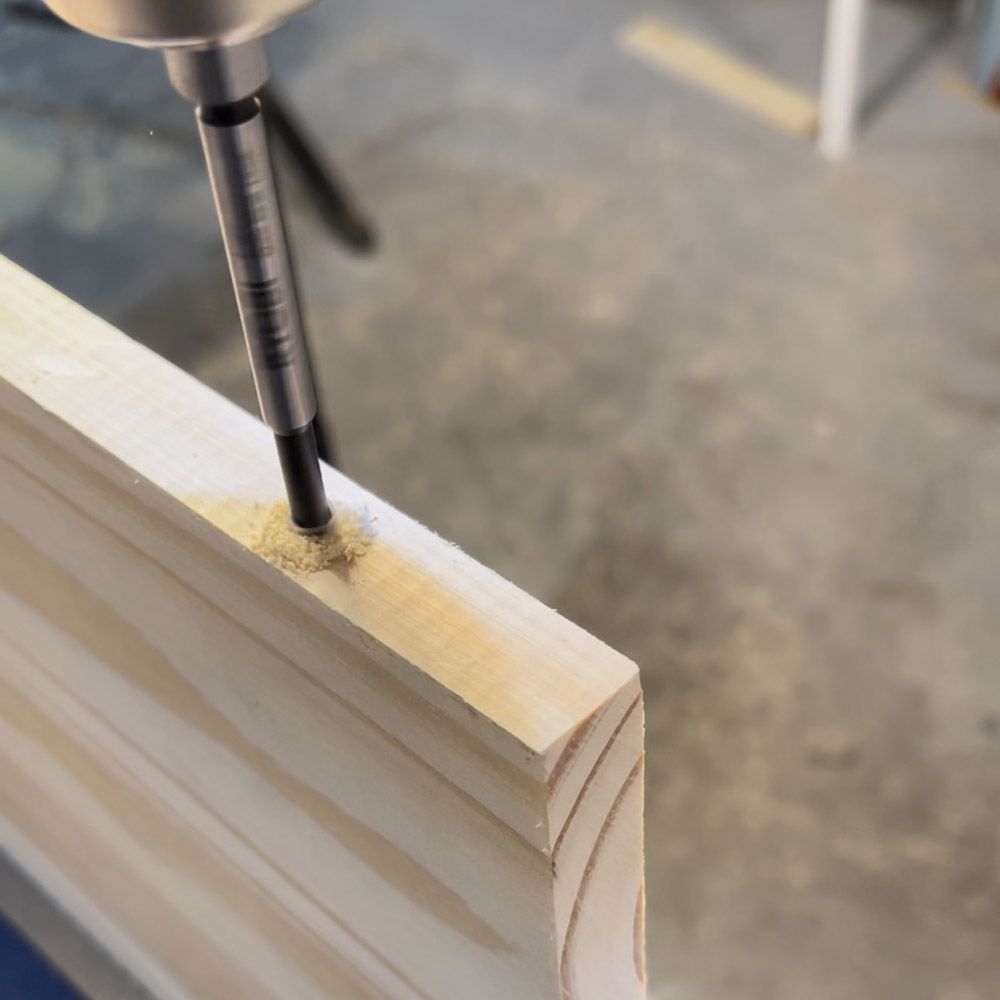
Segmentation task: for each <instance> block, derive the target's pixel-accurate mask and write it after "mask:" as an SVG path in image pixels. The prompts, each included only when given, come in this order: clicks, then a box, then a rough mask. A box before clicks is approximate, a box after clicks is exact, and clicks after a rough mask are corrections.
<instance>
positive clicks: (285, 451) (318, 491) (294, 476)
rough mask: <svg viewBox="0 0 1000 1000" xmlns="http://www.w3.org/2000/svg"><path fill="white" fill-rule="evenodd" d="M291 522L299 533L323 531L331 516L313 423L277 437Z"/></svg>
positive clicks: (276, 442)
mask: <svg viewBox="0 0 1000 1000" xmlns="http://www.w3.org/2000/svg"><path fill="white" fill-rule="evenodd" d="M274 441H275V444H277V446H278V459H279V461H280V462H281V474H282V476H284V479H285V492H286V493H287V494H288V509H289V513H290V514H291V517H292V523H293V524H294V525H295V527H296V528H298V529H299V530H300V531H304V532H308V533H313V532H320V531H323V530H324V529H325V528H326V526H327V525H328V524H329V523H330V518H331V517H332V514H331V513H330V504H329V503H328V502H327V499H326V493H325V492H324V490H323V476H322V475H321V473H320V469H319V455H318V454H317V451H316V435H315V433H314V432H313V427H312V424H309V425H307V426H306V427H301V428H299V430H297V431H293V432H292V433H291V434H275V435H274Z"/></svg>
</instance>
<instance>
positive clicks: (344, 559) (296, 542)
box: [250, 501, 372, 573]
mask: <svg viewBox="0 0 1000 1000" xmlns="http://www.w3.org/2000/svg"><path fill="white" fill-rule="evenodd" d="M371 540H372V532H371V528H370V526H369V524H368V523H367V519H366V518H365V517H364V515H363V514H361V513H359V512H358V511H356V510H351V509H350V508H346V507H335V508H334V511H333V520H332V521H331V522H330V526H329V527H328V528H327V529H326V531H324V532H323V533H322V534H319V535H304V534H302V533H301V532H299V531H297V530H296V529H295V528H294V527H293V525H292V522H291V519H290V518H289V516H288V504H286V503H285V502H284V501H280V502H278V503H276V504H274V506H273V507H271V508H270V510H268V512H267V514H266V515H265V517H264V521H263V523H262V524H261V526H260V529H259V531H258V533H257V535H256V537H254V538H253V539H252V540H251V542H250V548H251V549H253V551H254V552H256V553H257V554H258V555H259V556H262V557H263V558H264V559H266V560H267V561H268V562H269V563H270V564H271V565H272V566H277V567H278V569H285V570H294V571H297V572H300V573H319V572H320V571H321V570H324V569H330V567H332V566H335V565H347V566H350V565H353V564H354V563H355V562H356V561H357V560H358V559H359V558H360V557H361V556H362V555H364V553H365V552H366V551H367V549H368V546H369V545H370V544H371Z"/></svg>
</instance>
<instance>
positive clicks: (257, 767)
mask: <svg viewBox="0 0 1000 1000" xmlns="http://www.w3.org/2000/svg"><path fill="white" fill-rule="evenodd" d="M0 283H2V287H3V295H2V297H0V554H2V555H0V775H2V776H0V846H2V848H3V849H4V850H5V851H7V852H9V853H10V854H11V855H12V856H13V857H14V859H15V860H16V861H17V862H18V864H20V865H21V866H22V867H23V868H24V869H25V870H26V871H28V872H29V874H30V875H31V876H32V877H33V878H35V879H36V880H37V881H39V882H40V883H41V884H42V885H43V886H44V887H45V889H46V891H47V892H49V893H50V894H51V895H53V896H54V897H55V898H56V899H58V900H59V902H60V903H61V904H62V905H63V906H64V907H66V908H67V909H68V910H69V912H70V913H72V914H73V915H74V916H75V917H76V918H77V919H78V920H79V921H81V923H83V924H84V925H85V926H87V928H88V929H89V930H91V931H92V932H93V933H94V934H95V935H96V936H97V937H98V938H99V939H100V940H101V942H102V943H103V944H104V945H105V946H106V947H107V948H108V949H109V950H110V951H111V952H112V953H113V954H114V955H115V956H116V958H117V959H118V960H119V961H120V962H121V963H122V964H123V965H124V966H126V967H127V968H128V969H129V970H130V971H131V972H132V973H133V974H134V975H136V976H137V977H138V978H139V979H140V980H141V981H142V982H143V983H144V984H145V985H146V986H147V987H148V988H149V989H150V990H151V991H152V992H153V993H154V994H155V995H157V996H158V997H161V998H163V1000H173V998H206V1000H208V998H212V1000H215V998H219V997H241V998H250V1000H256V998H260V1000H265V998H275V1000H277V998H279V997H280V998H289V997H296V998H305V1000H310V998H317V1000H318V998H321V997H323V998H329V997H337V998H338V1000H339V998H346V1000H355V998H357V1000H378V998H392V1000H396V998H400V1000H409V998H421V1000H465V998H475V1000H512V998H522V997H523V998H528V997H530V998H532V1000H535V998H538V1000H548V998H552V1000H570V998H572V1000H635V998H640V997H642V996H644V995H645V988H644V983H643V980H644V975H645V974H644V971H643V970H644V940H643V934H644V932H643V895H642V702H641V693H640V690H639V682H638V675H637V671H636V669H635V666H634V665H633V664H631V663H629V662H628V661H627V660H625V659H624V658H623V657H621V656H619V655H618V654H616V653H614V652H613V651H612V650H610V649H608V648H607V647H606V646H604V645H603V644H601V643H600V642H598V641H597V640H596V639H594V638H592V637H591V636H589V635H587V634H586V633H584V632H582V631H581V630H580V629H578V628H576V627H575V626H573V625H571V624H570V623H568V622H566V621H565V620H563V619H561V618H560V617H559V616H558V615H557V614H555V612H553V611H551V610H549V609H548V608H545V607H543V606H542V605H540V604H539V603H538V602H536V601H534V600H533V599H531V598H530V597H528V596H527V595H525V594H524V593H522V592H520V591H519V590H517V589H516V588H515V587H513V586H512V585H511V584H509V583H507V582H506V581H504V580H502V579H500V578H499V577H497V576H496V575H495V574H493V573H491V572H490V571H489V570H487V569H485V568H484V567H482V566H480V565H478V564H477V563H475V562H474V561H473V560H471V559H469V558H468V557H467V556H465V555H464V554H463V553H462V552H460V551H459V550H458V549H456V548H455V547H453V546H451V545H449V544H448V543H447V542H445V541H443V540H442V539H440V538H438V537H437V536H435V535H433V534H432V533H431V532H429V531H427V530H425V529H424V528H422V527H420V526H419V525H417V524H415V523H414V522H413V521H411V520H409V519H408V518H406V517H405V516H403V515H401V514H400V513H398V512H397V511H395V510H393V509H392V508H391V507H389V506H388V505H387V504H385V503H383V502H382V501H380V500H378V499H377V498H376V497H374V496H372V495H371V494H369V493H367V492H365V491H364V490H362V489H361V488H360V487H358V486H357V485H356V484H354V483H352V482H351V481H350V480H348V479H346V478H344V477H343V476H340V475H338V474H337V473H336V472H334V471H332V470H330V469H325V470H324V476H325V479H326V485H327V490H328V493H329V495H330V497H331V500H332V501H333V504H334V507H335V509H336V510H340V511H341V512H346V511H350V512H353V513H354V514H356V515H357V516H358V517H360V518H361V519H363V521H364V523H365V525H366V526H367V530H369V532H370V538H371V542H370V545H369V547H368V550H367V551H366V552H365V553H364V555H363V556H362V557H361V558H360V559H359V560H358V561H357V562H356V563H355V564H353V565H351V566H349V567H348V566H335V567H333V568H331V569H329V570H324V571H321V572H317V573H312V574H299V573H294V572H286V571H283V570H279V569H277V568H275V567H274V566H271V565H269V564H268V563H266V562H265V561H264V560H263V559H262V558H260V557H259V556H257V555H256V554H255V553H254V552H253V551H251V549H250V548H249V547H248V546H249V543H250V542H251V541H252V539H253V538H254V537H255V533H257V532H259V531H260V530H261V525H262V524H263V523H264V518H265V516H266V513H267V511H268V510H269V508H270V507H271V506H272V505H273V504H274V503H275V502H276V501H278V500H280V498H281V483H280V477H279V475H278V472H277V468H276V465H277V463H276V462H275V460H274V456H273V454H272V450H271V449H272V445H271V442H270V439H269V438H270V435H269V433H268V432H267V430H266V429H265V428H264V427H263V426H262V425H261V424H260V423H259V422H258V421H257V420H255V419H254V418H252V417H250V416H249V415H247V414H245V413H244V412H242V411H241V410H239V409H237V408H236V407H234V406H232V405H231V404H230V403H228V402H227V401H225V400H223V399H222V398H220V397H219V396H217V395H216V394H214V393H212V392H211V391H210V390H208V389H206V388H205V387H204V386H202V385H200V384H199V383H197V382H196V381H194V380H193V379H191V378H189V377H188V376H186V375H184V374H183V373H181V372H179V371H178V370H176V369H174V368H173V367H171V366H170V365H168V364H167V363H166V362H164V361H162V360H161V359H159V358H157V357H156V356H154V355H153V354H151V353H150V352H148V351H146V350H144V349H143V348H141V347H139V346H138V345H136V344H134V343H132V342H131V341H129V340H128V339H127V338H126V337H124V336H123V335H122V334H120V333H118V332H117V331H115V330H113V329H112V328H111V327H109V326H108V325H107V324H105V323H103V322H101V321H100V320H98V319H96V318H95V317H93V316H91V315H90V314H88V313H87V312H85V311H84V310H83V309H81V308H80V307H78V306H76V305H74V304H73V303H71V302H69V301H68V300H66V299H65V298H64V297H62V296H60V295H58V294H57V293H56V292H54V291H52V290H51V289H49V288H47V287H46V286H45V285H43V284H42V283H41V282H39V281H37V280H36V279H34V278H32V277H31V276H30V275H28V274H26V273H25V272H23V271H21V270H20V269H18V268H17V267H15V266H14V265H13V264H10V263H9V262H6V261H3V260H2V259H0Z"/></svg>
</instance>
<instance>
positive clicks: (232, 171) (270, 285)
mask: <svg viewBox="0 0 1000 1000" xmlns="http://www.w3.org/2000/svg"><path fill="white" fill-rule="evenodd" d="M167 68H168V70H169V72H170V78H171V81H172V82H173V83H174V85H175V87H176V88H177V89H178V90H179V91H180V92H181V93H182V94H183V95H184V96H186V97H189V98H191V99H193V100H194V101H195V103H196V105H197V110H196V115H197V120H198V129H199V132H200V133H201V141H202V146H203V148H204V151H205V160H206V163H207V164H208V173H209V178H210V180H211V183H212V192H213V194H214V197H215V205H216V210H217V212H218V216H219V223H220V226H221V228H222V238H223V242H224V244H225V248H226V256H227V258H228V261H229V271H230V274H231V276H232V280H233V288H234V289H235V292H236V302H237V306H238V307H239V313H240V323H241V325H242V327H243V335H244V338H245V339H246V344H247V351H248V353H249V355H250V364H251V368H252V371H253V378H254V385H255V387H256V389H257V399H258V401H259V403H260V410H261V416H262V417H263V418H264V421H265V423H266V424H267V425H268V426H269V427H270V428H271V430H272V431H273V432H274V436H275V443H276V445H277V449H278V458H279V461H280V464H281V472H282V476H283V478H284V483H285V491H286V493H287V495H288V506H289V513H290V515H291V519H292V522H293V523H294V524H295V526H296V527H297V528H299V529H300V530H301V531H304V532H318V531H322V530H324V529H325V528H326V526H327V525H328V524H329V522H330V517H331V513H330V505H329V503H328V502H327V499H326V495H325V493H324V490H323V478H322V474H321V472H320V465H319V455H318V452H317V447H316V436H315V432H314V429H313V421H314V419H315V417H316V396H315V391H314V388H313V379H312V372H311V370H310V367H309V359H308V355H307V353H306V347H305V340H304V338H303V333H302V319H301V312H300V309H299V303H298V297H297V294H296V290H295V283H294V281H293V278H292V270H291V262H290V260H289V256H288V246H287V241H286V238H285V229H284V223H283V221H282V217H281V209H280V205H279V202H278V196H277V191H276V190H275V186H274V176H273V173H272V168H271V160H270V155H269V152H268V147H267V133H266V131H265V128H264V121H263V117H262V113H261V105H260V101H259V99H258V97H257V96H256V95H257V92H258V91H259V89H260V87H261V86H263V84H264V82H265V81H266V79H267V75H268V74H267V61H266V56H265V55H264V51H263V46H262V43H261V42H260V40H255V41H253V42H247V43H243V44H242V45H239V46H231V47H220V48H209V49H200V50H189V49H179V50H168V51H167Z"/></svg>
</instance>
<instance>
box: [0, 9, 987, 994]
mask: <svg viewBox="0 0 1000 1000" xmlns="http://www.w3.org/2000/svg"><path fill="white" fill-rule="evenodd" d="M931 6H932V5H929V4H928V3H916V2H909V3H903V2H895V3H889V2H884V3H882V4H880V5H878V7H877V9H876V11H875V19H874V25H873V58H872V79H873V81H877V80H878V79H880V78H881V77H882V76H884V74H885V73H887V72H889V71H890V70H891V69H892V67H894V66H895V65H897V64H898V63H899V60H900V59H902V58H903V57H904V56H905V54H906V53H907V52H908V51H909V50H911V49H912V48H913V46H914V45H916V44H918V43H919V41H920V38H921V37H922V34H923V33H924V32H925V31H926V27H927V25H928V24H929V23H930V21H931V19H933V17H934V16H935V14H934V11H933V10H932V9H931ZM648 13H657V14H660V15H661V16H664V17H666V18H669V19H670V20H672V21H673V22H674V23H677V24H679V25H682V26H685V27H688V28H692V29H695V30H697V31H699V32H701V33H703V34H704V35H705V36H706V37H709V38H712V39H714V40H716V41H718V42H720V43H721V44H723V45H726V46H728V47H730V48H732V49H734V50H736V51H738V52H740V53H741V54H742V55H744V56H745V57H746V58H749V59H752V60H754V61H755V62H756V63H757V64H758V65H760V66H762V67H764V68H766V69H769V70H771V71H772V72H775V73H777V74H779V75H781V76H782V77H783V78H784V79H786V80H789V81H790V82H792V83H795V84H797V85H798V86H800V87H802V88H803V89H807V90H813V91H815V89H816V81H817V78H818V73H819V66H818V53H819V50H820V36H821V26H822V4H821V3H820V2H819V0H754V2H753V3H752V4H751V3H747V2H745V0H741V2H738V0H659V2H658V3H644V2H641V0H575V2H574V3H573V4H572V5H571V6H568V7H567V6H565V5H560V4H537V3H532V2H529V0H508V2H506V3H502V4H501V3H496V2H495V0H423V2H421V3H419V4H414V3H408V2H404V0H338V2H337V3H336V4H333V3H330V4H325V5H322V6H321V7H319V8H317V9H316V10H314V11H312V12H311V13H309V14H308V15H305V16H303V17H302V18H300V19H299V20H298V21H296V22H295V23H293V24H292V25H290V26H289V27H288V28H286V29H285V30H284V31H283V32H282V33H281V35H280V36H279V37H277V38H276V39H275V45H274V47H273V51H274V56H275V62H276V65H277V68H278V77H279V79H280V80H281V82H282V84H283V85H284V87H285V89H286V90H287V91H288V93H289V94H290V95H291V96H292V97H293V99H294V101H295V103H296V105H297V107H298V108H299V109H301V110H302V111H306V112H308V115H309V118H310V121H311V123H312V127H313V129H314V131H315V132H316V134H317V135H318V136H321V137H322V140H323V142H324V144H325V146H326V148H327V149H328V150H329V151H330V153H331V154H332V155H333V156H334V157H335V159H336V161H337V163H338V165H339V166H340V168H341V170H342V171H343V172H344V173H345V174H346V175H347V176H348V177H349V178H350V180H351V182H352V184H353V185H354V187H355V189H356V192H357V194H358V196H359V197H360V198H361V199H362V200H363V202H364V203H365V205H366V206H368V207H369V208H370V210H371V212H372V213H373V214H374V215H375V217H376V218H377V220H378V223H379V227H380V230H381V234H382V238H383V245H382V248H381V251H380V253H379V254H378V256H376V257H375V258H373V259H368V260H363V259H357V258H350V257H348V256H346V255H345V254H344V253H343V252H342V251H341V250H340V249H339V248H338V247H337V245H336V244H335V243H334V242H333V241H331V240H330V238H329V236H328V234H327V233H326V232H325V231H324V229H323V228H322V225H321V224H320V222H319V221H318V220H317V219H316V218H315V216H314V215H313V214H311V212H310V205H309V203H308V201H306V200H304V199H303V197H302V193H301V192H300V191H298V190H294V189H293V190H292V191H291V192H290V194H291V196H292V207H293V214H292V230H293V237H294V240H295V245H296V249H297V252H298V256H299V259H300V263H301V271H302V275H301V277H302V285H303V290H304V294H305V296H306V301H307V305H308V311H309V324H310V329H311V331H312V335H313V338H314V340H315V342H316V348H315V349H316V353H317V356H318V359H319V362H320V371H321V379H322V384H323V388H324V391H325V396H326V400H327V405H328V409H329V411H330V413H331V414H332V415H333V416H334V417H335V419H336V424H337V431H338V435H339V439H340V445H341V451H342V456H343V462H344V465H345V467H346V470H347V471H348V472H349V473H350V474H351V475H353V476H354V477H355V478H356V479H358V480H359V481H361V482H362V483H364V484H365V485H366V486H369V487H370V488H372V489H373V490H375V491H376V492H378V493H380V494H381V495H383V496H385V497H386V498H387V499H388V500H390V501H391V502H393V503H395V504H396V505H398V506H399V507H401V508H402V509H404V510H406V511H407V512H408V513H411V514H413V515H414V516H416V517H418V518H419V519H421V520H422V521H424V522H425V523H427V524H428V525H430V526H431V527H433V528H434V529H435V530H437V531H439V532H441V533H442V534H443V535H445V536H447V537H449V538H451V539H453V540H455V541H457V542H458V543H460V544H461V545H462V546H463V547H464V548H466V549H467V550H468V551H470V552H471V553H473V554H474V555H475V556H477V557H478V558H480V559H482V560H483V561H485V562H486V563H488V564H489V565H491V566H493V567H494V568H496V569H497V570H498V571H499V572H501V573H502V574H504V575H506V576H508V577H510V578H512V579H513V580H515V581H517V582H519V583H520V584H521V585H522V586H524V587H526V588H527V589H528V590H530V591H532V592H533V593H535V594H536V595H537V596H539V597H540V598H541V599H542V600H544V601H546V602H547V603H549V604H552V605H554V606H555V607H557V608H559V609H560V610H561V611H562V612H564V613H565V614H566V615H568V616H569V617H571V618H573V619H575V620H576V621H578V622H579V623H580V624H582V625H584V626H585V627H587V628H588V629H590V630H591V631H593V632H595V633H596V634H597V635H599V636H601V637H602V638H604V639H606V640H607V641H608V642H610V643H611V644H612V645H615V646H617V647H618V648H620V649H622V650H623V651H624V652H626V653H627V654H629V655H631V656H633V657H634V658H635V659H636V660H637V661H638V662H639V663H640V665H641V667H642V670H643V675H644V681H645V688H646V693H647V699H648V702H647V711H648V748H649V753H648V772H649V777H648V788H647V791H648V806H647V823H648V825H647V837H648V876H649V951H650V969H651V976H652V991H651V992H652V995H653V996H654V997H655V998H657V1000H667V998H669V1000H722V998H726V1000H804V998H807V1000H811V998H816V1000H841V998H843V1000H992V998H995V997H996V996H997V995H998V992H1000V947H998V941H1000V850H998V831H1000V662H998V658H1000V657H998V652H997V651H998V648H1000V619H998V616H997V613H996V610H997V608H1000V568H998V567H1000V499H998V498H1000V390H998V388H997V386H998V385H1000V327H998V323H997V318H996V317H997V315H998V291H997V288H998V283H997V247H998V246H1000V214H998V212H997V211H995V210H994V208H995V206H996V205H997V204H998V203H1000V171H997V169H996V163H997V162H1000V127H998V123H1000V119H998V118H996V117H995V116H994V115H992V114H991V113H990V112H988V111H986V110H984V109H983V108H982V107H979V106H977V105H975V104H973V103H971V102H967V101H963V100H961V99H960V98H958V97H956V96H954V95H953V94H951V93H949V92H947V91H946V90H945V89H944V88H943V87H942V86H941V84H940V79H939V77H940V74H941V72H942V71H943V70H945V69H947V68H948V67H949V66H951V65H953V64H955V63H956V58H957V57H956V54H955V51H954V45H953V46H952V47H951V48H949V49H946V50H944V51H939V52H937V53H935V54H934V55H933V57H932V58H931V59H930V60H929V61H928V62H926V63H924V64H923V66H922V67H921V70H920V72H919V73H918V74H917V76H916V77H915V78H914V79H913V80H911V81H910V82H909V83H908V85H907V86H906V87H905V88H904V89H903V91H902V92H901V93H899V94H897V95H896V97H895V99H894V100H893V101H892V102H891V104H890V105H889V107H888V109H887V110H886V112H885V113H884V114H883V115H882V116H881V117H880V118H878V119H877V121H876V122H875V123H874V124H873V125H872V127H871V128H870V129H869V130H868V132H867V134H866V135H865V136H864V139H863V146H862V148H861V150H860V155H859V156H858V157H857V158H856V159H855V160H854V161H852V162H850V163H848V164H846V165H843V166H841V167H837V168H831V167H830V166H828V165H826V164H823V163H822V162H820V161H819V160H818V159H817V158H816V157H815V155H814V154H813V152H812V150H811V149H810V148H809V147H808V146H807V145H806V144H804V143H803V142H802V141H801V140H797V139H794V138H792V137H790V136H787V135H784V134H782V133H780V132H776V131H773V130H771V129H770V128H769V127H767V126H766V125H763V124H761V123H760V122H758V121H756V120H753V119H751V118H749V117H747V116H745V115H744V114H743V113H742V112H740V111H738V110H735V109H733V108H731V107H729V106H727V105H725V104H722V103H720V102H719V101H717V100H716V99H714V98H711V97H709V96H706V95H704V94H701V93H699V92H697V91H694V90H692V89H690V88H688V87H687V86H685V85H684V84H683V83H681V82H679V81H677V80H676V79H673V78H670V77H667V76H663V75H661V74H658V73H657V72H655V71H652V70H650V69H649V68H648V67H646V66H645V65H642V64H640V63H638V62H636V61H635V60H634V59H632V58H631V57H630V56H628V55H627V54H626V53H624V52H623V51H622V50H621V49H620V48H619V47H618V46H617V44H616V41H615V36H616V32H617V31H618V30H619V28H620V27H621V25H622V24H623V23H624V22H626V21H627V20H628V19H629V18H630V17H632V16H635V15H638V14H648ZM57 66H59V67H60V68H59V69H56V67H57ZM0 252H3V253H5V254H7V255H9V256H11V257H13V258H14V259H15V260H18V261H19V262H21V263H23V264H24V265H25V266H27V267H29V268H30V269H31V270H33V271H35V272H36V273H38V274H40V275H41V276H42V277H44V278H46V279H47V280H49V281H51V282H52V283H53V284H55V285H56V286H57V287H60V288H62V289H63V290H65V291H67V292H68V293H69V294H71V295H72V296H74V297H75V298H77V299H78V300H80V301H82V302H84V303H85V304H87V305H88V306H90V307H91V308H93V309H94V310H95V311H96V312H98V313H100V314H102V315H104V316H106V317H107V318H109V319H111V320H112V321H114V322H115V323H117V324H118V325H120V326H121V327H122V328H123V329H125V330H126V331H128V332H129V333H131V334H133V335H134V336H136V337H137V338H139V339H142V340H145V341H146V342H147V343H150V344H151V345H152V346H154V347H155V348H156V349H158V350H160V351H161V352H163V353H164V354H166V355H168V356H169V357H171V358H173V359H174V360H176V361H178V363H181V364H183V365H185V366H187V367H189V368H190V369H191V370H193V371H195V372H196V373H198V374H199V375H200V376H201V377H202V378H204V379H206V380H207V381H208V382H210V383H211V384H213V385H215V386H217V387H218V388H219V389H221V390H222V391H223V392H225V393H227V394H229V395H231V396H232V397H234V398H236V399H238V400H239V401H241V402H243V403H245V404H246V405H248V406H250V405H252V392H251V387H250V383H249V378H248V375H247V374H246V370H245V363H244V360H243V353H242V345H241V342H240V340H239V334H238V328H237V324H236V317H235V310H234V307H233V306H232V303H231V298H230V291H229V287H228V283H227V279H226V276H225V265H224V262H223V259H222V256H221V253H220V249H219V246H218V237H217V235H216V232H215V229H214V220H213V217H212V214H211V207H210V200H209V194H208V189H207V183H206V181H205V179H204V176H203V174H202V168H201V163H200V160H199V152H198V149H197V146H196V144H195V142H194V137H193V132H192V131H191V130H190V126H189V112H188V110H187V109H186V108H185V107H184V106H183V104H182V103H181V102H180V101H179V99H174V98H173V97H171V96H170V94H169V92H168V91H167V89H166V84H165V80H164V76H163V74H162V72H161V70H160V69H159V67H158V65H156V63H155V61H154V59H153V57H150V56H147V55H145V54H143V53H138V52H131V51H129V50H126V49H123V48H117V47H115V46H112V45H109V44H105V43H101V42H97V41H93V40H88V39H84V38H81V37H79V36H73V35H68V34H67V35H54V34H51V33H46V32H40V31H38V30H37V29H29V28H24V27H10V28H8V29H7V30H5V31H3V32H0Z"/></svg>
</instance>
